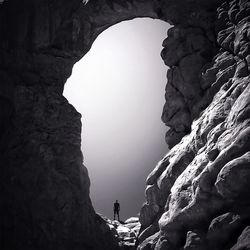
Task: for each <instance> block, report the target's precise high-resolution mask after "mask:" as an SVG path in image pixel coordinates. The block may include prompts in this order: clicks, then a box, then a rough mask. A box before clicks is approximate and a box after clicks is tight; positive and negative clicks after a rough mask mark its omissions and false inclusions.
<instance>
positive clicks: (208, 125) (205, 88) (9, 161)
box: [0, 0, 250, 250]
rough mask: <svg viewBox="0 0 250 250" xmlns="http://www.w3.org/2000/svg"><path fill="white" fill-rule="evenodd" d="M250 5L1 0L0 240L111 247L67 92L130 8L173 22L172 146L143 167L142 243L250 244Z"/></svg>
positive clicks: (131, 13)
mask: <svg viewBox="0 0 250 250" xmlns="http://www.w3.org/2000/svg"><path fill="white" fill-rule="evenodd" d="M249 16H250V4H249V1H247V0H232V1H225V2H223V1H222V0H193V1H190V0H126V1H121V0H90V1H82V0H71V1H68V0H37V1H35V2H34V1H32V0H23V1H18V0H9V1H7V0H6V1H1V2H0V104H1V109H0V167H1V175H0V190H1V205H0V216H1V219H0V224H1V225H0V248H1V249H3V250H12V249H13V250H14V249H27V250H29V249H30V250H39V249H41V250H44V249H48V250H50V249H53V250H57V249H60V250H71V249H74V250H78V249H79V250H80V249H81V250H83V249H86V250H92V249H93V250H94V249H95V250H101V249H102V250H105V249H108V250H113V249H117V247H118V242H117V240H116V239H115V237H114V236H113V235H112V232H110V230H109V227H108V226H107V224H106V223H105V221H104V220H103V219H102V218H101V217H100V216H98V215H96V214H95V212H94V209H93V207H92V204H91V201H90V198H89V185H90V183H89V178H88V173H87V169H86V168H85V167H84V166H83V164H82V153H81V151H80V146H81V141H80V138H81V135H80V132H81V123H80V114H79V113H78V112H77V111H76V110H75V109H74V108H73V107H72V106H71V105H70V104H69V103H68V102H67V100H65V98H64V97H63V96H62V92H63V86H64V83H65V82H66V80H67V78H68V77H69V76H70V74H71V70H72V67H73V65H74V63H75V62H77V61H78V60H80V58H81V57H82V56H84V54H86V52H87V51H88V50H89V49H90V47H91V44H92V43H93V41H94V40H95V38H96V37H97V36H98V34H100V33H101V32H102V31H103V30H105V29H107V28H108V27H109V26H111V25H113V24H115V23H118V22H120V21H123V20H129V19H132V18H135V17H151V18H158V19H161V20H164V21H167V22H169V23H170V24H172V25H173V27H172V28H171V29H170V30H169V32H168V37H167V38H166V40H165V41H164V42H163V46H164V49H163V51H162V58H163V60H164V62H165V63H166V65H168V66H169V67H170V69H169V71H168V74H167V78H168V84H167V85H166V93H165V96H166V104H165V106H164V109H163V114H162V120H163V121H164V123H165V124H166V125H167V126H169V127H170V130H169V131H168V132H167V134H166V141H167V143H168V144H169V146H170V148H172V149H171V151H170V152H169V153H168V154H167V155H166V156H165V157H164V159H162V160H161V161H160V162H159V164H158V165H157V167H156V168H155V169H154V170H153V171H152V173H151V174H150V175H149V177H148V179H147V188H146V191H145V193H146V203H145V204H144V205H143V207H142V210H141V213H140V223H141V225H142V227H141V231H140V235H139V246H138V249H144V250H146V249H157V250H160V249H171V250H174V249H197V250H202V249H215V250H216V249H218V250H219V249H230V248H232V249H233V250H236V249H242V248H248V247H249V223H250V222H249V209H250V207H249V206H250V204H249V201H250V199H249V198H250V193H249V182H248V179H249V175H250V171H249V161H250V154H249V151H250V150H249V147H250V144H249V135H250V134H249V133H250V132H249V131H250V129H249V118H250V116H249V115H250V112H249V102H250V96H249V95H250V94H249V93H250V91H249V86H250V85H249V70H250V66H249V64H250V55H249V51H250V42H249V40H250V19H249ZM218 232H220V234H221V237H218Z"/></svg>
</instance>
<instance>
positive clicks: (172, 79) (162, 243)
mask: <svg viewBox="0 0 250 250" xmlns="http://www.w3.org/2000/svg"><path fill="white" fill-rule="evenodd" d="M249 14H250V4H249V2H247V1H231V2H225V3H223V4H222V5H221V6H220V7H218V9H217V18H215V19H214V20H215V22H214V25H213V28H214V32H211V34H217V42H216V43H214V40H213V36H211V38H212V39H209V41H206V38H205V36H206V35H204V34H206V33H205V32H204V30H203V31H201V29H200V28H199V27H198V28H197V27H192V28H189V27H185V26H182V25H179V26H178V25H177V26H175V27H173V28H172V29H171V30H170V31H169V33H168V38H167V39H166V41H165V42H164V46H165V47H166V48H164V50H163V53H162V56H163V59H164V61H165V63H166V64H167V65H169V66H170V70H169V72H168V84H167V88H166V98H167V102H166V105H165V109H164V112H163V120H164V121H165V122H166V124H167V125H170V126H173V127H174V128H175V129H176V128H177V127H176V125H178V126H179V127H180V128H183V129H182V130H181V129H179V131H178V130H176V131H175V133H177V132H179V134H180V138H181V137H182V135H183V134H186V132H185V130H184V128H186V129H187V128H189V125H190V123H191V122H192V125H191V128H190V133H189V134H188V135H186V136H185V137H183V138H182V140H181V141H180V143H179V144H177V145H176V146H174V147H173V149H172V150H171V151H170V152H169V153H168V154H167V155H166V157H164V159H162V161H160V162H159V164H158V166H157V167H156V168H155V169H154V170H153V172H152V173H151V174H150V175H149V177H148V179H147V189H146V192H145V194H146V199H147V202H146V203H145V204H144V206H143V208H142V210H141V216H140V220H141V224H142V228H143V230H142V231H141V234H140V237H139V239H140V238H141V245H140V246H139V249H157V250H158V249H164V250H166V249H169V250H173V249H197V250H202V249H215V250H216V249H218V250H219V249H231V248H232V249H243V248H244V247H248V248H249V247H250V243H249V228H248V227H247V226H248V225H249V219H250V216H249V210H250V191H249V190H250V184H249V177H250V168H249V166H250V165H249V160H250V158H249V157H250V151H249V150H250V143H249V138H250V137H249V136H250V134H249V131H250V129H249V121H250V116H249V114H250V113H249V107H248V106H249V102H250V89H249V87H250V84H249V83H250V77H249V69H250V67H249V66H250V61H249V58H250V56H249V52H250V43H249V38H250V37H249V34H250V33H249V32H250V22H249V21H250V19H249ZM197 25H198V26H199V24H197ZM210 31H211V30H210ZM200 34H201V35H200ZM207 34H208V32H207ZM207 37H208V36H207ZM209 51H210V53H211V54H210V55H211V56H213V60H212V61H211V62H208V61H207V63H206V59H211V57H209ZM203 56H204V57H205V59H202V57H203ZM183 61H184V63H183ZM185 61H187V62H186V63H185ZM204 62H205V63H206V64H204ZM183 65H184V66H183ZM185 77H186V78H185ZM185 79H187V80H185ZM189 82H190V85H189ZM173 96H174V102H173V101H172V99H171V98H172V97H173ZM201 111H202V112H201ZM170 132H171V133H172V131H170ZM168 136H169V135H168ZM175 138H176V137H174V139H175ZM168 140H169V139H168ZM178 140H179V139H178ZM170 142H171V143H170V146H172V145H174V144H176V141H173V137H172V135H170ZM157 223H158V224H157ZM155 225H156V226H155ZM245 227H246V229H245V230H244V228H245ZM243 230H244V231H243ZM242 231H243V232H242ZM241 232H242V234H241ZM144 235H145V236H144ZM237 238H238V240H237ZM248 248H246V249H248Z"/></svg>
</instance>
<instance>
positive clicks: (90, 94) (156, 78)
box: [64, 18, 170, 219]
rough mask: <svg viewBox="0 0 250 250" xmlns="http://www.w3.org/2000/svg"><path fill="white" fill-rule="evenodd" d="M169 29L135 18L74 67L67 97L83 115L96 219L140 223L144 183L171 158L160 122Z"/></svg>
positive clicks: (110, 33)
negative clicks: (116, 214)
mask: <svg viewBox="0 0 250 250" xmlns="http://www.w3.org/2000/svg"><path fill="white" fill-rule="evenodd" d="M169 27H170V26H169V24H168V23H166V22H163V21H160V20H153V19H150V18H136V19H133V20H129V21H124V22H121V23H119V24H116V25H113V26H111V27H110V28H108V29H107V30H105V31H104V32H102V33H101V34H100V35H99V36H98V37H97V39H96V41H95V42H94V43H93V46H92V48H91V50H90V51H89V52H88V53H87V54H86V55H85V56H84V57H83V58H82V59H81V60H80V61H79V62H78V63H77V64H76V65H75V66H74V69H73V73H72V76H71V77H70V78H69V79H68V81H67V83H66V85H65V89H64V96H65V97H66V98H67V99H68V100H69V102H70V103H71V104H72V105H73V106H74V107H75V108H76V109H77V110H78V112H80V113H81V114H82V152H83V156H84V165H85V166H86V167H87V169H88V171H89V176H90V181H91V187H90V196H91V200H92V203H93V206H94V208H95V210H96V212H99V213H101V214H103V215H105V216H108V217H109V218H112V217H113V214H112V206H113V202H114V201H115V200H116V199H118V200H119V202H120V204H121V219H126V218H129V217H131V216H137V213H138V212H139V210H140V207H141V205H142V203H143V201H144V190H145V179H146V177H147V175H148V174H149V172H150V171H151V170H152V169H153V168H154V166H155V165H156V163H157V161H158V160H159V159H161V158H162V156H163V155H164V154H165V153H166V152H167V150H168V148H167V145H166V143H165V140H164V137H165V132H166V129H167V128H166V126H165V125H164V124H163V122H162V121H161V112H162V108H163V105H164V101H165V100H164V94H163V93H164V89H165V85H166V81H167V80H166V72H167V67H166V66H165V65H164V62H163V60H162V59H161V57H160V52H161V50H162V46H161V44H162V42H163V40H164V39H165V38H166V36H167V30H168V29H169Z"/></svg>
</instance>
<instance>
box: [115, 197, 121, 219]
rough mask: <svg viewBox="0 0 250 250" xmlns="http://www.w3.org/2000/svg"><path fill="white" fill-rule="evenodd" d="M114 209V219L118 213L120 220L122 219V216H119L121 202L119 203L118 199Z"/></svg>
mask: <svg viewBox="0 0 250 250" xmlns="http://www.w3.org/2000/svg"><path fill="white" fill-rule="evenodd" d="M113 209H114V220H115V216H116V215H117V217H118V221H119V220H120V216H119V212H120V204H119V202H118V200H116V201H115V203H114V208H113Z"/></svg>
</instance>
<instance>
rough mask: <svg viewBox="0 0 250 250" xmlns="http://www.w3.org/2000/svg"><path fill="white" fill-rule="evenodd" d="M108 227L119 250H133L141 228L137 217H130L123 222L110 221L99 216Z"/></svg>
mask: <svg viewBox="0 0 250 250" xmlns="http://www.w3.org/2000/svg"><path fill="white" fill-rule="evenodd" d="M100 216H101V217H102V218H103V219H104V220H105V221H106V223H107V225H108V226H109V228H110V230H111V232H112V234H113V235H114V236H115V238H116V239H117V240H118V242H119V246H120V249H121V250H135V249H136V242H137V237H138V235H139V231H140V228H141V224H140V222H139V218H138V217H131V218H129V219H127V220H125V221H118V220H110V219H109V218H107V217H105V216H103V215H100Z"/></svg>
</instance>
